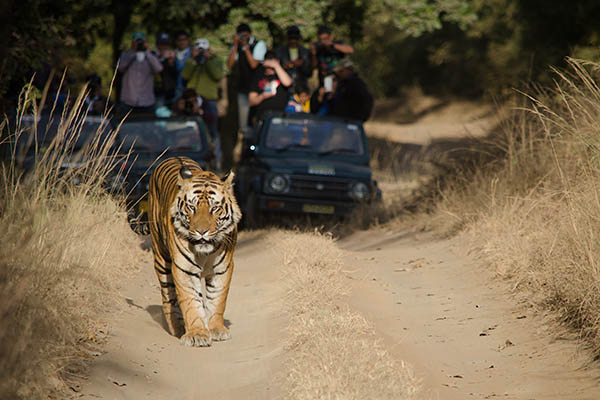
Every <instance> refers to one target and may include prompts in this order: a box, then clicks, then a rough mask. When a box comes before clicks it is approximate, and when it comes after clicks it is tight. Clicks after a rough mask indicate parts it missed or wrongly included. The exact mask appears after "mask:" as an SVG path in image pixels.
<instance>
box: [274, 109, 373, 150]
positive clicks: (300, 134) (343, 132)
mask: <svg viewBox="0 0 600 400" xmlns="http://www.w3.org/2000/svg"><path fill="white" fill-rule="evenodd" d="M265 146H266V148H268V149H272V150H276V151H278V152H284V151H303V152H311V153H317V154H319V155H329V154H344V155H363V154H364V152H365V148H364V143H363V138H362V130H361V129H360V126H359V125H357V124H355V123H348V122H344V121H335V120H325V119H323V120H319V119H309V118H306V119H302V118H286V117H274V118H272V119H271V123H270V124H269V126H268V128H267V132H266V137H265Z"/></svg>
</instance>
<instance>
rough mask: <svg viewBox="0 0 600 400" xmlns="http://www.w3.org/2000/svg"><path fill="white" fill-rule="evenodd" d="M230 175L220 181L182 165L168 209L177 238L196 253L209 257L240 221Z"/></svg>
mask: <svg viewBox="0 0 600 400" xmlns="http://www.w3.org/2000/svg"><path fill="white" fill-rule="evenodd" d="M233 177H234V174H233V172H230V173H229V174H228V175H227V176H226V177H224V178H223V179H221V178H219V177H218V176H217V175H215V174H213V173H212V172H209V171H200V172H194V173H192V171H190V169H189V168H188V167H186V166H183V167H181V169H180V170H179V174H178V177H177V179H178V182H177V183H178V187H179V191H178V193H177V196H176V198H175V201H174V202H173V204H172V206H171V218H172V220H173V226H174V228H175V231H176V233H177V235H178V236H179V237H180V238H182V239H184V240H187V241H188V242H189V244H190V247H191V249H192V250H193V251H194V252H195V253H196V254H209V253H212V252H213V251H215V250H216V249H217V248H218V247H219V244H221V242H223V240H224V239H225V238H226V237H227V235H228V234H229V233H231V232H232V231H233V230H234V229H235V227H236V224H237V223H238V222H239V221H240V219H241V218H242V212H241V211H240V208H239V206H238V204H237V202H236V200H235V196H234V194H233Z"/></svg>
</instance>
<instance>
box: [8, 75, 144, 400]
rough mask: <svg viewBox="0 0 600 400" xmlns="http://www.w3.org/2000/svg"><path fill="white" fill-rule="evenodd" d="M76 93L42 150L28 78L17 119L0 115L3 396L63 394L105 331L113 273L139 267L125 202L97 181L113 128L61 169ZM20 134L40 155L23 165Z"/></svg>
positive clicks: (80, 109)
mask: <svg viewBox="0 0 600 400" xmlns="http://www.w3.org/2000/svg"><path fill="white" fill-rule="evenodd" d="M82 95H83V92H82V93H81V94H80V95H79V97H77V98H76V99H74V106H73V108H72V109H69V110H65V111H64V112H63V113H62V114H61V113H60V112H58V111H56V113H55V118H57V119H58V120H60V123H59V128H58V134H57V136H56V138H55V139H54V140H53V142H52V143H51V145H50V146H49V147H48V148H47V149H41V148H37V146H38V143H37V142H36V141H35V140H34V139H33V138H34V136H32V135H31V134H32V132H31V128H29V127H27V126H26V124H25V122H24V121H25V116H26V115H27V114H35V115H37V113H38V112H39V110H41V103H43V100H44V98H43V97H44V96H42V97H41V98H40V99H38V98H37V96H36V92H35V90H33V89H32V87H31V86H28V87H26V88H25V89H24V90H23V92H22V93H21V96H20V98H19V110H18V115H17V116H16V118H15V119H9V118H5V120H4V121H2V123H1V124H0V128H1V133H2V140H1V143H2V148H3V149H6V151H10V152H11V157H9V158H6V159H5V161H4V162H3V163H2V164H1V165H0V190H1V194H0V235H1V236H2V238H3V240H2V241H1V242H0V326H2V329H1V330H0V398H3V399H47V398H64V396H62V395H60V393H62V392H61V391H63V390H65V389H66V390H77V383H76V380H77V378H78V377H79V376H80V374H81V372H82V371H83V367H84V364H85V363H84V361H85V360H86V359H90V358H93V357H94V356H95V355H96V350H95V347H94V346H95V344H96V343H97V342H98V341H99V340H100V337H101V336H102V335H103V334H104V335H105V334H106V333H107V332H106V327H104V326H102V324H101V313H105V312H107V311H109V310H110V309H111V307H112V306H114V303H113V302H114V301H115V300H116V296H115V289H116V286H117V282H118V281H119V279H120V278H122V277H125V276H127V275H129V274H130V273H131V272H132V271H134V270H136V269H137V268H139V266H140V265H139V263H140V253H141V250H138V249H139V243H138V239H137V238H136V235H135V234H134V233H133V232H132V231H131V229H130V228H129V226H128V224H127V218H126V216H125V211H124V208H123V207H122V205H121V204H120V202H119V201H116V200H115V198H114V197H112V196H110V195H109V194H108V193H107V192H106V190H104V189H103V185H102V183H103V181H104V179H105V178H106V176H107V174H108V172H109V171H110V169H111V168H112V164H111V163H107V162H106V159H107V157H108V156H109V155H110V150H109V149H110V146H111V144H112V141H113V140H114V133H113V134H111V135H109V137H108V138H107V139H106V141H100V140H96V141H92V143H90V144H89V146H87V148H86V149H85V150H83V153H82V154H80V155H79V157H78V160H79V161H82V162H84V166H83V167H81V168H79V169H76V170H75V169H74V170H73V171H72V172H66V171H65V170H62V169H61V166H62V165H63V163H68V162H72V161H73V160H74V157H75V154H73V153H72V150H70V149H72V144H73V143H75V142H76V141H77V137H78V135H79V133H80V129H81V121H82V118H84V116H85V107H84V106H83V104H82ZM40 129H42V127H40ZM97 137H98V138H100V137H101V135H98V136H97ZM27 141H30V142H29V143H30V146H31V148H35V149H36V151H35V153H36V158H37V161H38V162H37V164H36V166H35V167H34V169H33V170H30V171H28V172H27V173H26V174H24V172H23V170H22V169H21V168H20V167H21V165H20V163H19V160H22V157H21V156H20V154H19V153H18V152H14V151H13V150H10V149H11V148H14V146H13V145H14V144H15V143H17V142H25V143H27ZM76 177H77V179H75V178H76ZM76 180H77V181H79V183H78V184H74V183H73V182H74V181H76ZM68 386H71V387H72V389H68ZM52 393H54V395H53V394H52Z"/></svg>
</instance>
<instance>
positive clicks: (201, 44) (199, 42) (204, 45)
mask: <svg viewBox="0 0 600 400" xmlns="http://www.w3.org/2000/svg"><path fill="white" fill-rule="evenodd" d="M194 47H196V48H199V49H204V50H208V49H209V48H210V41H209V40H208V39H206V38H199V39H196V41H195V42H194Z"/></svg>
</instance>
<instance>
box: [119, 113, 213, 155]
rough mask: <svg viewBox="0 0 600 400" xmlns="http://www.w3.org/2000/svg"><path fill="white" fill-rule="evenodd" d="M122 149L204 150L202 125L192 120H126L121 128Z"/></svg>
mask: <svg viewBox="0 0 600 400" xmlns="http://www.w3.org/2000/svg"><path fill="white" fill-rule="evenodd" d="M119 142H120V143H121V145H122V147H121V150H122V151H125V152H127V151H129V150H130V149H131V150H132V151H134V152H148V153H162V152H163V151H165V150H166V151H169V152H197V151H200V150H202V140H201V137H200V126H199V125H198V122H196V121H191V120H184V121H177V120H169V121H166V120H147V121H125V122H124V123H123V125H121V128H120V129H119Z"/></svg>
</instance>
